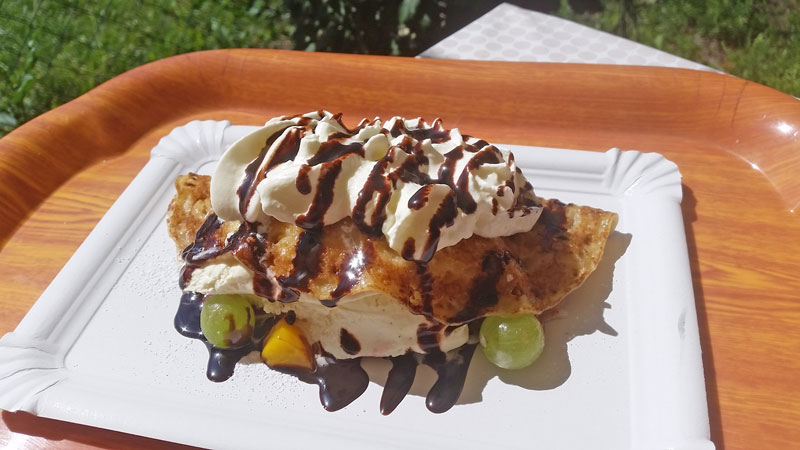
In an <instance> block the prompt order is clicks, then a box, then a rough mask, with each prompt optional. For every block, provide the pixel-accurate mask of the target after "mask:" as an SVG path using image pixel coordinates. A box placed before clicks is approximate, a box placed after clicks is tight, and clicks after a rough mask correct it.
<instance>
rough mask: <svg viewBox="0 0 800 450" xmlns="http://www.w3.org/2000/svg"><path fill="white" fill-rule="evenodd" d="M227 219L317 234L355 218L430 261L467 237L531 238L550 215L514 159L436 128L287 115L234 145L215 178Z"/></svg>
mask: <svg viewBox="0 0 800 450" xmlns="http://www.w3.org/2000/svg"><path fill="white" fill-rule="evenodd" d="M211 203H212V207H213V209H214V211H215V212H216V213H217V215H218V216H219V217H220V218H222V219H224V220H245V221H247V222H250V223H266V222H267V219H268V217H272V218H275V219H277V220H280V221H283V222H287V223H294V224H296V225H297V226H299V227H301V228H305V229H314V228H318V227H322V226H324V225H330V224H333V223H336V222H338V221H340V220H342V219H344V218H346V217H351V218H352V219H353V222H354V223H355V224H356V225H357V226H358V227H359V229H360V230H361V231H362V232H365V233H367V234H369V235H372V236H381V235H383V236H385V237H386V239H387V242H388V244H389V246H390V247H391V248H392V249H393V250H395V251H397V252H398V253H400V254H402V255H403V257H404V258H406V259H408V260H415V261H422V262H426V261H428V260H430V259H431V258H432V257H433V255H434V253H435V252H436V250H437V249H438V248H443V247H447V246H451V245H455V244H457V243H458V242H459V241H461V240H462V239H467V238H469V237H470V236H472V235H473V234H474V235H478V236H483V237H499V236H509V235H512V234H516V233H520V232H525V231H529V230H530V229H531V228H532V227H533V225H534V224H535V223H536V220H537V219H538V217H539V215H540V213H541V208H539V207H538V206H536V205H535V197H534V195H533V190H532V188H531V185H530V184H529V183H528V182H527V181H526V180H525V177H524V176H523V175H522V172H521V171H520V170H519V169H518V168H517V167H516V165H515V163H514V157H513V155H512V154H511V153H510V152H508V151H507V150H505V149H502V148H500V147H497V146H494V145H490V144H488V143H486V142H485V141H482V140H478V139H475V138H472V137H469V136H463V135H461V134H460V133H459V132H458V130H457V129H453V130H449V131H448V130H445V129H444V128H443V127H442V125H441V123H440V122H439V121H438V120H436V121H434V122H433V124H428V123H426V122H425V121H424V120H422V119H413V120H405V119H403V118H400V117H393V118H391V119H389V120H388V121H387V122H386V123H382V122H381V121H380V119H377V118H376V119H374V120H372V121H367V120H363V121H362V122H361V123H360V124H359V125H358V126H357V127H356V128H355V129H348V128H347V127H346V126H345V125H344V124H343V123H342V121H341V116H340V115H333V114H331V113H329V112H327V111H317V112H312V113H308V114H305V115H301V116H293V117H277V118H274V119H271V120H269V121H268V122H267V123H266V125H264V127H262V128H259V129H258V130H256V131H254V132H253V133H251V134H250V135H247V136H245V137H243V138H242V139H240V140H239V141H237V142H236V143H234V144H233V145H232V146H231V147H230V148H229V149H228V150H227V151H226V152H225V154H224V155H223V156H222V158H221V159H220V162H219V165H218V166H217V169H216V171H215V173H214V175H213V177H212V179H211Z"/></svg>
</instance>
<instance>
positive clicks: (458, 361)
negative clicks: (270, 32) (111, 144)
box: [175, 113, 532, 415]
mask: <svg viewBox="0 0 800 450" xmlns="http://www.w3.org/2000/svg"><path fill="white" fill-rule="evenodd" d="M320 114H321V113H320ZM334 120H336V121H337V122H338V123H339V124H340V125H341V126H342V128H343V129H344V130H345V132H340V133H336V134H334V135H331V136H329V138H328V140H327V141H326V142H324V143H323V144H322V146H321V148H320V149H319V151H318V152H317V153H316V155H315V156H314V157H313V158H311V159H309V160H308V161H307V162H306V165H305V166H303V168H302V169H301V170H300V172H299V174H298V177H297V180H296V187H297V190H298V191H299V192H300V193H302V194H310V193H311V192H312V186H311V182H310V179H309V176H308V173H309V171H310V168H311V167H312V166H316V165H322V167H321V169H320V173H319V178H318V181H317V183H318V186H317V190H316V192H315V194H314V199H313V202H312V204H311V206H310V207H309V209H308V212H307V213H306V214H304V215H301V216H300V217H298V218H297V221H296V225H297V226H298V227H300V228H302V229H303V231H302V232H301V234H300V237H299V239H298V242H297V246H296V249H295V250H296V252H295V257H294V259H293V260H292V270H291V272H290V273H289V274H288V275H282V276H278V277H276V279H274V281H273V278H271V277H269V276H268V275H267V268H266V266H265V265H264V262H263V261H264V257H265V255H266V253H267V250H266V242H265V240H264V238H263V237H262V236H261V235H260V234H259V233H257V231H256V230H257V229H258V224H257V223H248V222H243V223H242V225H241V227H240V228H239V230H237V231H236V232H235V233H233V234H232V235H230V236H227V237H226V238H225V239H224V242H221V241H220V238H219V237H218V230H219V228H220V226H221V225H222V221H221V220H220V219H219V218H218V217H217V216H216V215H214V214H212V215H210V216H209V217H208V218H207V219H206V221H205V223H204V224H203V225H202V226H201V227H200V229H199V230H198V232H197V235H196V237H195V241H194V243H192V244H191V245H189V246H188V247H187V248H186V249H185V250H184V251H183V252H182V254H181V255H182V257H183V260H184V262H185V266H184V269H183V272H182V275H181V278H180V283H179V284H180V287H181V289H184V288H185V287H186V286H187V285H188V283H189V281H190V280H191V276H192V272H193V271H194V270H195V269H196V268H197V267H199V266H201V265H202V264H203V263H204V262H205V261H207V260H209V259H212V258H215V257H217V256H219V255H221V254H224V253H227V252H231V253H233V255H234V256H235V257H236V258H237V259H238V260H239V261H240V262H241V263H242V264H244V265H245V266H246V267H248V268H249V269H250V270H252V271H253V273H254V280H253V289H254V292H255V293H256V294H258V295H260V296H262V297H265V298H267V299H269V300H270V301H281V302H286V303H290V302H294V301H297V299H298V298H299V295H300V293H301V292H308V290H309V289H308V283H309V281H310V280H312V279H313V278H314V277H316V276H317V275H318V274H319V271H320V264H321V261H320V256H321V253H322V249H323V247H322V238H323V234H324V229H323V218H324V216H325V213H326V211H327V210H328V208H329V207H330V206H331V202H332V201H333V186H334V183H335V182H336V178H337V176H338V174H339V172H340V171H341V168H342V163H343V160H344V158H346V157H347V156H348V155H351V154H354V153H355V154H359V155H362V156H363V155H364V147H363V144H361V143H359V142H353V141H351V139H352V137H353V136H355V135H356V134H357V133H358V132H359V130H361V129H363V128H364V127H365V126H367V125H369V124H370V122H367V121H362V122H361V123H360V124H359V126H358V127H356V128H355V129H353V130H350V129H348V128H346V127H345V126H344V124H343V123H342V122H341V117H340V115H337V116H334ZM310 122H311V121H310V119H309V120H301V121H300V122H299V123H298V124H297V125H295V126H292V127H289V129H288V130H286V129H282V130H280V131H278V132H276V133H274V134H273V135H272V136H270V137H269V138H267V140H266V142H265V145H264V147H263V148H262V150H261V152H260V154H259V155H258V156H257V157H256V159H254V160H253V162H252V163H250V164H249V165H248V166H247V168H246V170H245V177H244V179H243V181H242V184H241V185H240V186H239V188H238V189H237V194H238V196H239V199H240V200H239V209H240V211H241V214H242V216H243V217H244V216H245V212H246V211H247V209H248V204H249V201H250V198H251V196H252V193H253V190H254V189H255V187H256V186H257V185H258V183H259V182H260V181H261V180H263V179H264V178H266V177H267V176H268V174H269V172H270V170H272V169H273V168H274V167H276V166H278V165H280V164H282V163H283V162H286V161H289V160H291V159H293V158H294V157H295V156H296V155H297V153H298V149H299V146H300V139H301V137H302V135H303V131H304V130H305V129H307V128H308V127H309V124H310ZM389 134H391V136H393V137H397V136H400V135H404V136H405V138H404V139H403V140H402V142H401V143H400V144H398V145H395V146H393V147H392V148H390V150H389V151H388V152H387V154H386V155H385V156H384V157H383V158H382V159H380V160H379V161H377V162H376V163H375V165H374V166H373V169H372V171H371V173H370V175H369V177H368V179H367V181H366V183H365V185H364V186H363V188H362V190H361V192H359V195H358V201H357V202H356V206H355V208H354V210H353V211H352V217H353V221H354V223H355V224H356V226H357V227H358V228H359V229H360V230H361V231H362V232H364V233H366V234H367V235H370V236H381V235H382V231H381V227H382V225H383V222H384V220H385V219H386V211H385V209H386V206H387V203H388V201H389V198H390V195H391V191H392V189H393V187H394V185H395V183H396V182H397V180H402V181H404V182H415V183H418V184H422V185H424V187H422V188H421V189H419V191H418V192H417V193H415V194H414V195H413V197H412V198H411V199H410V200H409V205H408V206H409V208H411V209H419V208H421V207H423V206H424V205H425V203H426V202H427V201H428V196H429V192H430V190H431V186H432V185H433V184H444V185H447V186H449V187H450V188H451V189H452V191H453V192H451V193H450V194H448V196H447V197H446V199H445V201H443V202H442V204H441V206H440V207H439V209H438V210H437V211H436V213H435V214H434V215H433V217H432V219H431V223H430V226H429V229H428V238H427V241H426V242H425V243H423V245H424V247H423V253H422V257H421V258H420V259H418V260H416V259H414V248H415V242H414V241H413V239H409V241H408V242H406V243H405V245H404V248H403V252H402V256H403V257H404V258H405V259H407V260H411V261H414V262H415V263H416V266H417V275H418V277H419V285H420V288H421V294H422V300H423V301H422V306H421V309H420V310H419V311H416V312H417V313H419V314H422V315H424V316H426V317H428V319H429V320H428V323H427V324H425V325H421V326H420V327H419V329H418V330H417V341H418V344H419V346H420V348H421V349H423V351H425V353H424V354H420V353H414V352H409V353H407V354H405V355H402V356H398V357H387V358H384V359H387V360H389V361H391V363H392V368H391V370H390V372H389V375H388V378H387V380H386V385H385V386H384V390H383V395H382V397H381V403H380V410H381V413H382V414H384V415H386V414H390V413H391V412H392V411H394V410H395V408H397V406H398V405H399V404H400V402H401V401H402V400H403V398H405V396H406V395H407V394H408V392H409V389H410V388H411V385H412V384H413V382H414V378H415V376H416V371H417V367H418V366H419V365H420V364H424V365H427V366H429V367H431V368H432V369H433V370H434V371H435V372H436V374H437V380H436V382H435V383H434V385H433V386H432V387H431V389H430V391H429V392H428V394H427V397H426V402H425V403H426V406H427V408H428V409H429V410H430V411H432V412H434V413H441V412H444V411H447V410H449V409H450V408H452V407H453V405H454V404H455V403H456V401H457V400H458V397H459V395H460V394H461V390H462V389H463V387H464V382H465V380H466V375H467V370H468V368H469V364H470V360H471V359H472V355H473V354H474V352H475V347H476V345H477V344H474V343H469V344H465V345H463V346H462V347H460V348H458V349H455V350H452V351H450V352H448V353H443V352H442V351H441V350H440V347H439V341H438V339H439V333H440V332H441V331H442V330H443V329H445V325H444V324H442V323H440V322H438V321H436V320H435V319H434V318H433V310H432V303H433V302H432V300H433V299H432V292H433V286H432V285H433V278H432V277H431V275H430V272H429V271H428V267H427V263H428V261H430V259H431V258H432V257H433V255H434V253H435V251H436V249H437V247H438V241H439V236H440V233H441V229H442V228H444V227H447V226H450V225H452V223H453V220H454V218H455V217H456V215H457V214H458V211H459V210H461V211H463V212H465V213H467V214H469V213H472V212H473V211H474V210H475V205H476V203H475V200H474V199H473V198H472V196H471V194H470V192H469V189H468V186H467V176H468V172H470V171H474V170H477V169H478V168H480V166H481V165H483V164H496V163H498V162H499V161H501V160H502V155H501V154H500V152H499V151H498V150H497V148H495V147H494V146H492V145H489V144H488V143H487V142H485V141H477V142H475V143H474V144H471V145H470V144H467V143H466V139H468V138H469V137H468V136H464V138H465V142H464V143H463V144H462V145H459V146H458V147H456V148H454V149H453V150H451V151H450V152H448V153H446V154H445V155H444V157H445V162H444V163H443V164H442V166H441V167H440V169H439V172H438V174H437V178H436V179H431V178H430V177H429V176H428V175H427V174H426V173H424V172H423V171H422V170H421V169H420V166H423V165H426V164H428V160H427V157H426V156H425V155H424V153H423V152H422V149H421V147H420V145H421V144H420V143H421V141H422V140H424V139H431V141H432V142H435V143H436V142H444V141H446V140H448V139H449V137H450V135H449V131H448V130H444V129H443V128H442V127H441V126H440V124H439V122H438V120H437V121H436V122H434V124H433V126H432V127H431V128H427V129H421V128H418V129H413V130H409V129H408V128H406V126H405V124H404V123H402V122H401V121H397V122H395V125H394V127H393V128H392V129H391V130H389ZM278 139H281V140H280V141H279V142H278ZM414 140H417V141H418V142H417V143H416V144H414ZM276 142H278V144H277V149H276V150H275V151H273V153H272V155H271V158H270V159H269V160H268V161H266V162H265V161H264V159H265V158H266V156H267V153H268V150H269V149H270V147H271V146H272V145H273V144H275V143H276ZM397 152H404V153H406V154H408V155H410V156H411V157H408V158H406V160H405V162H404V163H403V164H402V165H401V166H400V167H398V168H395V169H393V170H392V171H387V169H388V167H389V164H390V163H392V162H393V161H394V159H395V158H396V157H397V155H398V153H397ZM465 153H471V154H472V156H471V159H470V161H469V163H468V166H467V168H466V169H465V170H464V171H463V172H462V173H461V175H460V176H459V177H458V179H457V180H456V179H455V174H454V173H453V171H454V169H455V166H456V163H457V162H458V161H459V160H460V159H462V158H463V157H464V155H465ZM510 187H511V188H512V189H513V188H514V186H513V181H512V182H511V185H510ZM523 189H524V190H530V189H532V188H531V187H530V184H528V185H526V186H524V188H523ZM498 194H499V192H498ZM375 196H377V201H376V202H375V203H374V208H372V211H371V213H370V214H369V215H368V214H367V205H368V204H369V202H370V201H371V200H372V199H373V197H375ZM520 206H525V205H520ZM371 245H372V244H371V243H369V241H366V244H364V246H362V247H361V248H359V249H353V251H352V253H351V254H349V255H348V256H347V257H346V258H344V260H343V262H342V266H341V268H340V270H339V272H338V276H339V280H338V285H337V287H336V289H335V290H334V291H332V292H331V299H323V300H321V302H322V304H324V305H325V306H329V307H335V306H336V304H337V302H338V300H339V298H341V297H343V296H344V295H346V294H347V293H348V292H349V291H350V290H351V289H352V288H353V286H355V285H356V284H357V283H358V281H359V280H360V278H361V275H362V271H363V268H364V266H365V265H366V264H369V263H370V260H371V259H372V255H373V252H374V250H373V249H372V248H371ZM482 258H483V259H482V265H483V269H484V271H483V275H482V276H481V277H480V279H477V280H474V286H473V289H472V291H471V292H472V294H471V299H470V302H469V303H470V305H471V307H472V308H474V309H476V310H477V309H480V308H482V307H484V306H486V305H491V304H494V303H496V302H497V293H496V291H495V286H496V283H497V280H498V279H499V277H500V276H501V275H502V273H503V271H504V269H505V266H506V264H508V262H509V259H510V256H509V255H508V254H497V253H492V252H490V253H487V254H486V255H483V256H482ZM205 298H206V296H205V295H203V294H200V293H195V292H185V293H184V294H183V296H182V297H181V301H180V305H179V307H178V311H177V313H176V315H175V328H176V329H177V330H178V332H179V333H181V334H182V335H184V336H186V337H189V338H192V339H198V340H200V341H202V342H203V343H205V345H206V347H207V348H208V352H209V359H208V369H207V376H208V378H209V379H210V380H212V381H217V382H220V381H225V380H227V379H228V378H230V377H231V376H232V375H233V371H234V368H235V366H236V363H237V362H238V361H239V360H240V359H241V358H242V357H244V356H245V355H247V354H249V353H251V352H253V351H260V350H261V348H262V347H263V344H264V340H265V339H266V336H267V335H268V333H269V331H270V329H271V328H272V326H273V325H274V324H275V323H276V322H277V321H278V320H279V319H280V317H277V316H271V315H266V314H261V315H257V317H256V326H255V328H254V332H253V335H252V337H251V339H250V340H249V341H248V342H246V343H245V344H244V345H242V346H239V347H236V348H229V349H223V348H218V347H215V346H213V345H211V344H210V343H209V342H208V341H207V340H206V339H205V337H204V336H203V333H202V330H201V329H200V311H201V309H202V307H203V302H204V300H205ZM467 309H469V307H468V308H467ZM464 317H475V314H474V311H471V310H470V311H464ZM286 318H287V320H290V321H293V320H294V316H293V313H290V314H289V315H288V316H287V317H286ZM453 319H454V320H453V321H454V322H459V320H458V319H459V317H454V318H453ZM479 322H480V321H479V320H478V321H473V322H471V323H470V329H471V334H475V333H476V332H477V326H478V325H479ZM447 330H449V328H448V329H447ZM447 330H445V331H447ZM340 337H341V339H340V340H341V347H342V349H343V350H344V351H345V352H346V353H348V354H351V355H356V354H358V352H359V351H360V350H361V344H360V343H359V342H358V340H357V339H356V338H355V336H353V335H352V334H351V333H350V332H349V331H347V330H346V329H344V328H342V329H341V332H340ZM312 351H313V353H314V355H315V362H316V363H315V367H314V368H313V369H311V370H309V369H304V368H297V367H273V369H275V370H279V371H281V372H285V373H289V374H292V375H295V376H296V377H297V378H299V379H300V380H302V381H304V382H306V383H311V384H316V385H318V386H319V392H320V402H321V403H322V405H323V407H324V408H325V409H326V410H328V411H336V410H338V409H341V408H343V407H345V406H347V405H348V404H350V403H351V402H352V401H354V400H355V399H356V398H358V397H359V396H360V395H361V394H362V393H363V392H364V391H365V390H366V388H367V386H368V385H369V376H368V374H367V372H366V371H365V370H364V369H363V368H362V367H361V358H353V359H345V360H339V359H336V358H334V357H333V356H331V355H330V354H328V353H326V352H325V350H324V349H322V348H321V347H320V346H319V345H318V344H316V345H315V346H314V347H313V348H312Z"/></svg>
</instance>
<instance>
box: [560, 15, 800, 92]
mask: <svg viewBox="0 0 800 450" xmlns="http://www.w3.org/2000/svg"><path fill="white" fill-rule="evenodd" d="M561 3H562V5H561V9H560V10H559V15H560V16H562V17H565V18H568V19H570V20H574V21H577V22H581V23H583V24H585V25H588V26H591V27H594V28H597V29H601V30H604V31H608V32H611V33H615V34H617V35H620V36H623V37H626V38H628V39H632V40H634V41H637V42H641V43H643V44H646V45H649V46H652V47H655V48H658V49H661V50H664V51H666V52H669V53H672V54H674V55H678V56H682V57H684V58H687V59H691V60H693V61H697V62H700V63H702V64H705V65H708V66H711V67H714V68H716V69H720V70H722V71H725V72H728V73H730V74H733V75H737V76H740V77H742V78H747V79H749V80H753V81H756V82H759V83H762V84H766V85H768V86H771V87H773V88H775V89H778V90H780V91H783V92H785V93H787V94H791V95H794V96H798V97H800V0H707V1H703V0H671V1H653V0H649V1H648V0H603V1H601V3H602V4H603V10H602V11H601V12H597V13H582V14H578V13H576V12H575V11H573V9H572V8H571V7H570V6H569V3H568V2H567V1H565V0H562V2H561Z"/></svg>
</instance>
